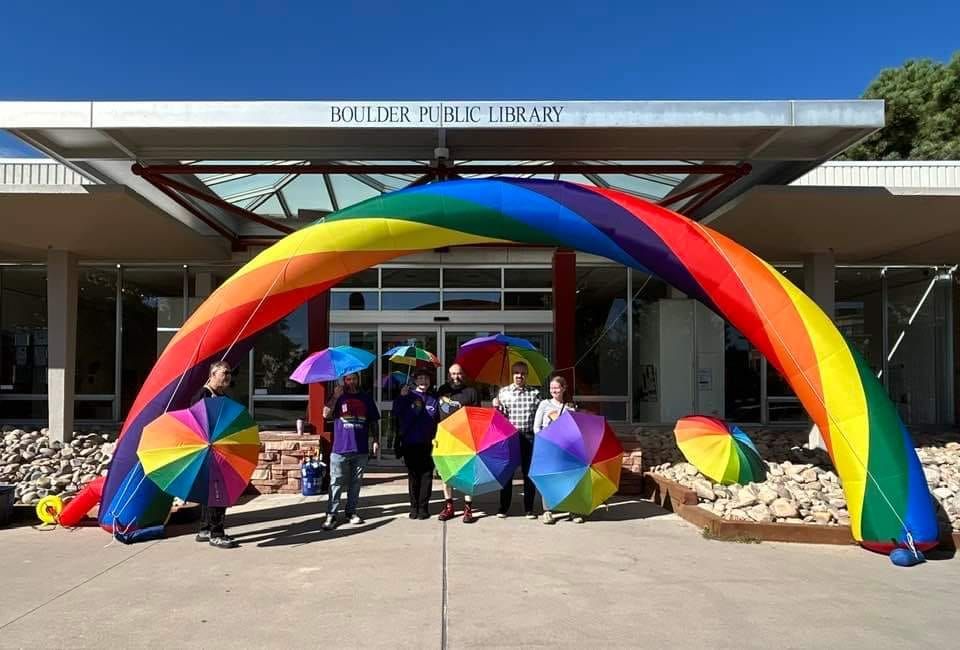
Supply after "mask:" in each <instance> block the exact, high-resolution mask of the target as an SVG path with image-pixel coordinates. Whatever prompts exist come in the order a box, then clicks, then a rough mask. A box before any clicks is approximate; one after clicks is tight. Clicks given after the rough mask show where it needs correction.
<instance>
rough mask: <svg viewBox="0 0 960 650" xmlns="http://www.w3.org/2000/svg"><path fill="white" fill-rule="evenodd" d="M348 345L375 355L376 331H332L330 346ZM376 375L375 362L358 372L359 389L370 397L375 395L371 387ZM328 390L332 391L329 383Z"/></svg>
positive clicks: (373, 387) (373, 388)
mask: <svg viewBox="0 0 960 650" xmlns="http://www.w3.org/2000/svg"><path fill="white" fill-rule="evenodd" d="M337 345H349V346H352V347H355V348H360V349H361V350H366V351H367V352H369V353H370V354H374V355H375V354H377V330H333V331H331V332H330V346H331V347H334V346H337ZM376 375H377V361H376V360H375V361H374V362H373V363H371V364H370V366H369V367H367V368H366V369H364V370H362V371H361V372H360V388H362V389H363V390H365V391H368V392H369V393H370V394H371V395H376V394H377V392H376V390H375V386H374V385H373V382H374V377H375V376H376ZM328 388H329V389H330V390H332V389H333V384H332V383H331V384H330V385H329V386H328Z"/></svg>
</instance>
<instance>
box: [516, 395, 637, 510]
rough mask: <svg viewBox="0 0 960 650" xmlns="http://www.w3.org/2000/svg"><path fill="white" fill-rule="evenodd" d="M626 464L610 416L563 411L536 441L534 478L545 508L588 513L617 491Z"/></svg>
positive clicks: (532, 473)
mask: <svg viewBox="0 0 960 650" xmlns="http://www.w3.org/2000/svg"><path fill="white" fill-rule="evenodd" d="M622 464H623V447H622V446H621V445H620V441H619V440H617V436H616V434H615V433H614V432H613V429H612V428H611V427H610V424H609V423H608V422H607V420H606V418H604V417H602V416H600V415H591V414H589V413H576V412H573V411H564V412H563V413H562V414H561V415H560V417H558V418H557V419H556V420H554V422H553V423H552V424H550V425H548V426H546V427H544V428H543V429H541V430H540V432H539V433H537V435H536V437H534V439H533V460H532V461H531V463H530V478H531V479H532V480H533V482H534V484H535V485H536V486H537V489H538V490H539V491H540V493H541V494H542V495H543V500H544V503H545V507H546V508H548V509H550V510H563V511H567V512H573V513H576V514H580V515H588V514H590V513H591V512H593V511H594V510H596V509H597V507H598V506H599V505H600V504H601V503H603V502H604V501H606V500H607V499H609V498H610V497H611V496H613V494H614V493H615V492H616V491H617V488H618V487H619V486H620V467H621V466H622Z"/></svg>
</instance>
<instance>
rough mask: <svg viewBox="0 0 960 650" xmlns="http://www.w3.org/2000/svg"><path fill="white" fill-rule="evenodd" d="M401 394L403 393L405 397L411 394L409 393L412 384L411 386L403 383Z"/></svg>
mask: <svg viewBox="0 0 960 650" xmlns="http://www.w3.org/2000/svg"><path fill="white" fill-rule="evenodd" d="M400 394H401V395H403V396H404V397H406V396H407V395H409V394H410V386H409V385H408V384H404V385H403V388H401V389H400Z"/></svg>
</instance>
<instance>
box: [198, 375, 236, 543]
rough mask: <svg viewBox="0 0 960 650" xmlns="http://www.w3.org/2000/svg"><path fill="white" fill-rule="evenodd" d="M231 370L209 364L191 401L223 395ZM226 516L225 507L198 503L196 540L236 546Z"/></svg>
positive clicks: (228, 382)
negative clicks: (198, 525)
mask: <svg viewBox="0 0 960 650" xmlns="http://www.w3.org/2000/svg"><path fill="white" fill-rule="evenodd" d="M232 376H233V371H232V370H231V368H230V364H228V363H227V362H226V361H217V362H216V363H214V364H212V365H211V366H210V376H209V377H208V378H207V383H205V384H204V385H203V388H201V389H200V392H198V393H197V394H196V395H195V396H194V398H193V401H192V403H194V404H196V403H197V402H199V401H200V400H202V399H204V398H205V397H224V396H225V393H226V390H227V389H228V388H229V387H230V382H231V378H232ZM226 518H227V509H226V508H223V507H220V506H208V505H205V504H201V505H200V530H199V531H197V541H198V542H208V543H209V544H210V546H213V547H215V548H236V547H237V541H236V540H235V539H233V538H232V537H230V536H229V535H227V532H226V530H224V522H225V520H226Z"/></svg>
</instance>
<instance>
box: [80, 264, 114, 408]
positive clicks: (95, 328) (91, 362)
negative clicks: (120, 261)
mask: <svg viewBox="0 0 960 650" xmlns="http://www.w3.org/2000/svg"><path fill="white" fill-rule="evenodd" d="M79 276H80V278H79V289H78V292H77V369H76V380H75V382H74V390H75V391H76V394H77V396H80V395H104V394H112V393H113V390H114V378H115V368H114V366H115V362H116V358H117V353H116V350H117V343H116V333H117V269H116V267H105V268H85V267H81V268H80V270H79ZM108 406H109V404H108ZM78 412H79V411H78ZM76 417H84V418H90V419H93V418H94V417H95V416H92V415H84V416H80V415H77V416H76ZM108 417H109V416H108Z"/></svg>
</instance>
